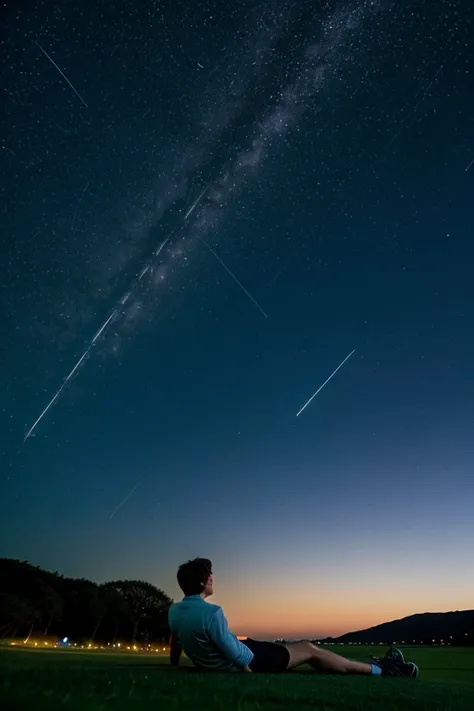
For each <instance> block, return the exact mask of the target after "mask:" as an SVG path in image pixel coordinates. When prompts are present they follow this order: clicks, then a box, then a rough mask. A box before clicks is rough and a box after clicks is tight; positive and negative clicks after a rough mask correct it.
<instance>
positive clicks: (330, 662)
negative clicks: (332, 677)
mask: <svg viewBox="0 0 474 711" xmlns="http://www.w3.org/2000/svg"><path fill="white" fill-rule="evenodd" d="M284 646H285V647H286V648H287V650H288V651H289V653H290V661H289V662H288V669H294V667H299V666H301V664H309V665H310V666H312V667H313V669H317V670H318V671H320V672H325V673H326V674H367V675H368V674H372V664H367V663H366V662H354V661H351V660H350V659H346V658H345V657H341V655H340V654H335V653H334V652H330V651H329V650H328V649H323V648H322V647H319V646H317V645H316V644H313V643H312V642H309V641H304V642H290V643H288V644H285V645H284Z"/></svg>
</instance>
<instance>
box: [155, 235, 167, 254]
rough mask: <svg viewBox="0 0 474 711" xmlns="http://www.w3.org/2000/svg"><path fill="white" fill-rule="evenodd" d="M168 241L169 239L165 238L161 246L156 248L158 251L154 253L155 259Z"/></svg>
mask: <svg viewBox="0 0 474 711" xmlns="http://www.w3.org/2000/svg"><path fill="white" fill-rule="evenodd" d="M169 239H170V238H169V237H167V238H166V239H165V241H164V242H162V243H161V245H160V246H159V247H158V249H157V250H156V252H155V257H157V256H158V255H159V254H160V252H161V250H162V249H163V247H164V246H165V244H166V243H167V242H169Z"/></svg>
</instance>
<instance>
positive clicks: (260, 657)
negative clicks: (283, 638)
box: [241, 639, 290, 674]
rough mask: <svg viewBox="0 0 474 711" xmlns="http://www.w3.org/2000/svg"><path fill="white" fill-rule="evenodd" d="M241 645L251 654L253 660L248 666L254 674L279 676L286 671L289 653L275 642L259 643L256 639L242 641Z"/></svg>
mask: <svg viewBox="0 0 474 711" xmlns="http://www.w3.org/2000/svg"><path fill="white" fill-rule="evenodd" d="M241 641H242V644H245V646H246V647H248V648H249V649H250V651H251V652H253V659H252V661H251V662H250V664H249V667H250V669H251V670H252V671H253V672H255V673H257V674H258V673H259V672H267V673H270V674H279V673H281V672H285V671H286V670H287V669H288V663H289V661H290V653H289V651H288V650H287V648H286V647H284V646H283V645H282V644H278V643H277V642H259V641H257V640H256V639H243V640H241Z"/></svg>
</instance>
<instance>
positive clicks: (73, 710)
mask: <svg viewBox="0 0 474 711" xmlns="http://www.w3.org/2000/svg"><path fill="white" fill-rule="evenodd" d="M332 649H333V650H334V651H338V652H341V653H343V654H346V655H347V656H350V657H351V658H353V659H356V658H358V659H367V658H368V657H369V656H370V654H372V653H374V647H368V648H365V647H342V648H334V647H333V648H332ZM376 651H377V652H378V653H382V652H383V651H384V650H383V648H377V649H376ZM406 656H407V658H409V659H412V660H413V661H415V662H416V663H417V664H419V666H420V669H421V673H420V678H419V679H418V680H416V681H412V680H404V679H385V678H384V679H380V678H374V677H332V676H323V675H321V676H320V675H318V674H315V673H314V672H311V671H310V670H306V669H302V670H301V671H294V672H291V673H288V674H284V675H278V676H277V675H257V674H212V675H211V674H202V673H199V672H196V671H194V670H193V669H191V668H189V667H187V668H183V669H171V668H169V667H168V665H167V658H166V657H164V656H160V655H145V654H143V655H142V654H123V653H120V654H117V653H110V654H109V653H103V652H92V653H91V652H87V651H83V652H82V651H72V650H59V651H52V650H51V651H46V650H37V651H35V650H33V651H32V650H22V649H17V650H13V649H1V650H0V699H1V702H2V704H1V707H2V709H6V710H7V711H20V710H23V709H34V711H54V709H64V710H65V711H109V710H110V711H112V710H114V711H125V710H127V711H145V709H146V710H147V711H148V710H150V711H151V710H153V711H166V710H167V709H177V710H178V709H179V710H181V711H200V710H201V709H202V710H203V711H204V709H205V710H206V711H216V710H217V709H219V710H224V709H225V710H226V711H230V710H231V709H236V710H238V711H286V710H287V709H288V711H290V710H291V709H298V711H306V710H308V709H318V711H337V710H338V709H340V710H341V711H342V710H344V711H355V710H357V711H372V710H374V711H382V710H383V711H424V710H426V711H428V710H429V711H441V710H443V711H467V710H468V709H474V649H469V648H465V649H459V648H458V649H456V648H449V647H445V648H414V649H409V650H408V649H407V650H406Z"/></svg>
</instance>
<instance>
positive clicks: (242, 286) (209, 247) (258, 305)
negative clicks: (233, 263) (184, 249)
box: [199, 237, 268, 318]
mask: <svg viewBox="0 0 474 711" xmlns="http://www.w3.org/2000/svg"><path fill="white" fill-rule="evenodd" d="M199 239H200V240H201V242H202V243H203V244H204V246H205V247H207V248H208V250H209V251H210V252H211V253H212V254H213V255H214V256H215V258H216V259H217V261H218V262H220V264H222V266H223V267H224V269H225V270H226V272H228V273H229V274H230V275H231V277H232V279H233V280H234V281H235V282H237V284H238V285H239V286H240V288H241V289H242V291H243V292H244V293H245V294H247V296H248V297H249V299H251V300H252V301H253V303H254V304H255V306H256V307H257V309H258V310H259V311H260V312H261V313H262V314H263V315H264V316H265V318H268V315H267V314H266V313H265V311H264V310H263V309H262V307H261V306H260V304H258V303H257V302H256V301H255V299H254V298H253V296H252V294H249V292H248V291H247V289H246V288H245V286H244V285H243V284H241V283H240V281H239V280H238V279H237V277H236V276H235V274H233V273H232V272H231V271H230V269H229V267H228V266H227V264H225V263H224V262H223V261H222V259H221V258H220V257H219V255H218V254H216V252H214V250H213V249H212V247H211V246H210V245H209V244H208V243H207V242H206V241H205V240H204V239H203V238H202V237H199Z"/></svg>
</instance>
